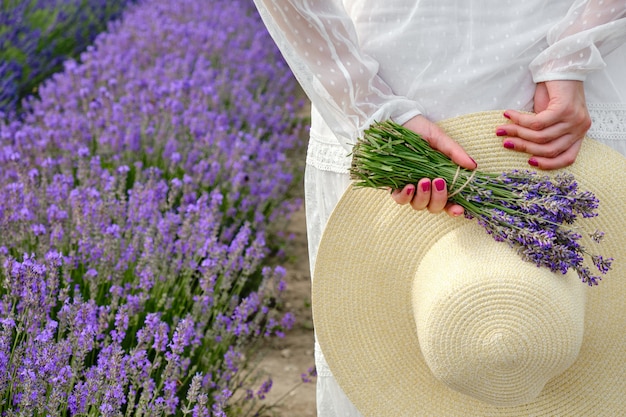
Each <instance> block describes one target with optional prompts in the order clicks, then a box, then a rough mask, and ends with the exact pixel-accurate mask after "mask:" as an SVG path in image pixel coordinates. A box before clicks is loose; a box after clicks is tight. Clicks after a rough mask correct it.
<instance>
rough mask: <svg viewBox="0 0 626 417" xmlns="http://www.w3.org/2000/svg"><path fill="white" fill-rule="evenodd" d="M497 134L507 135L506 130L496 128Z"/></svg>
mask: <svg viewBox="0 0 626 417" xmlns="http://www.w3.org/2000/svg"><path fill="white" fill-rule="evenodd" d="M496 135H497V136H506V130H504V129H498V130H496Z"/></svg>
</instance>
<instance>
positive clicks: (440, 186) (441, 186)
mask: <svg viewBox="0 0 626 417" xmlns="http://www.w3.org/2000/svg"><path fill="white" fill-rule="evenodd" d="M433 184H435V188H436V189H437V191H443V189H444V188H445V187H446V182H445V181H444V180H442V179H441V178H438V179H436V180H435V181H433Z"/></svg>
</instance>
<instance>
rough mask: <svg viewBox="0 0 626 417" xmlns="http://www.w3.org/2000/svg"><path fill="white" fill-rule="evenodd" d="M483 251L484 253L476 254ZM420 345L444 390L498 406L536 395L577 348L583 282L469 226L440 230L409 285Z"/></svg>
mask: <svg viewBox="0 0 626 417" xmlns="http://www.w3.org/2000/svg"><path fill="white" fill-rule="evenodd" d="M476 247H480V248H482V249H483V250H482V251H480V252H479V251H476V250H475V248H476ZM413 308H414V316H415V322H416V326H417V335H418V340H419V343H420V349H421V351H422V354H423V355H424V359H425V361H426V363H427V365H428V366H429V368H430V370H431V372H432V373H433V375H434V376H435V377H436V378H437V379H439V380H440V381H441V382H443V383H445V384H446V385H447V386H449V387H450V388H452V389H454V390H456V391H459V392H461V393H464V394H467V395H470V396H472V397H474V398H476V399H478V400H480V401H484V402H487V403H490V404H493V405H496V406H514V405H519V404H525V403H528V402H531V401H533V400H534V399H536V398H537V396H538V395H539V394H540V392H541V391H542V389H543V387H544V386H545V384H546V383H547V382H548V381H549V380H550V379H552V378H554V377H555V376H557V375H560V374H561V373H562V372H564V371H565V370H566V369H567V368H569V367H570V366H571V365H572V364H573V363H574V361H575V360H576V358H577V356H578V353H579V351H580V347H581V345H582V338H583V328H584V325H583V323H584V309H585V286H584V285H581V283H580V280H579V279H578V277H577V276H576V275H575V274H567V275H561V274H554V273H551V272H550V271H548V270H546V269H545V268H537V267H535V266H534V265H532V264H530V263H521V262H520V261H519V257H518V255H517V254H516V253H515V252H514V251H513V250H512V249H511V248H509V247H508V246H507V245H503V244H501V243H497V242H494V241H493V239H492V238H491V237H490V236H488V235H486V234H477V233H476V231H475V228H474V227H472V225H468V226H464V227H460V228H458V229H455V230H453V231H451V232H449V233H448V234H446V235H444V236H443V237H442V238H441V239H440V240H439V241H437V242H436V243H435V244H434V245H433V246H432V247H431V248H430V250H429V251H428V252H427V253H426V255H425V256H424V258H423V260H422V262H421V264H420V266H419V268H418V270H417V272H416V277H415V280H414V283H413Z"/></svg>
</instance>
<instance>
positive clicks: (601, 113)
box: [306, 103, 626, 174]
mask: <svg viewBox="0 0 626 417" xmlns="http://www.w3.org/2000/svg"><path fill="white" fill-rule="evenodd" d="M587 108H588V109H589V114H590V116H591V120H592V125H591V129H589V132H588V135H589V136H590V137H592V138H594V139H596V140H599V141H601V142H611V141H626V104H622V103H588V104H587ZM306 162H307V164H309V165H311V166H313V167H315V168H317V169H319V170H322V171H330V172H336V173H339V174H347V173H348V172H349V170H350V155H349V154H348V153H347V151H346V149H345V148H344V147H343V146H341V145H340V144H339V143H336V144H335V143H329V142H328V140H324V138H322V137H317V136H316V135H315V134H313V133H312V134H311V138H310V140H309V145H308V151H307V157H306Z"/></svg>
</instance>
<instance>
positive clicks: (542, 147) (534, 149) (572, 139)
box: [502, 134, 584, 158]
mask: <svg viewBox="0 0 626 417" xmlns="http://www.w3.org/2000/svg"><path fill="white" fill-rule="evenodd" d="M583 138H584V135H574V134H566V135H564V136H561V137H559V138H558V139H556V140H553V141H551V142H548V143H543V144H540V143H534V142H530V141H526V140H521V139H518V138H514V137H507V138H506V139H504V141H503V143H502V146H504V147H505V148H507V149H512V150H515V151H517V152H525V153H528V154H531V155H533V156H538V157H542V158H556V157H558V156H559V155H561V154H562V153H564V152H566V151H567V150H568V149H570V148H571V147H572V146H574V145H575V144H576V143H577V142H578V141H581V140H582V139H583ZM575 154H578V151H577V150H576V153H575Z"/></svg>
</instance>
